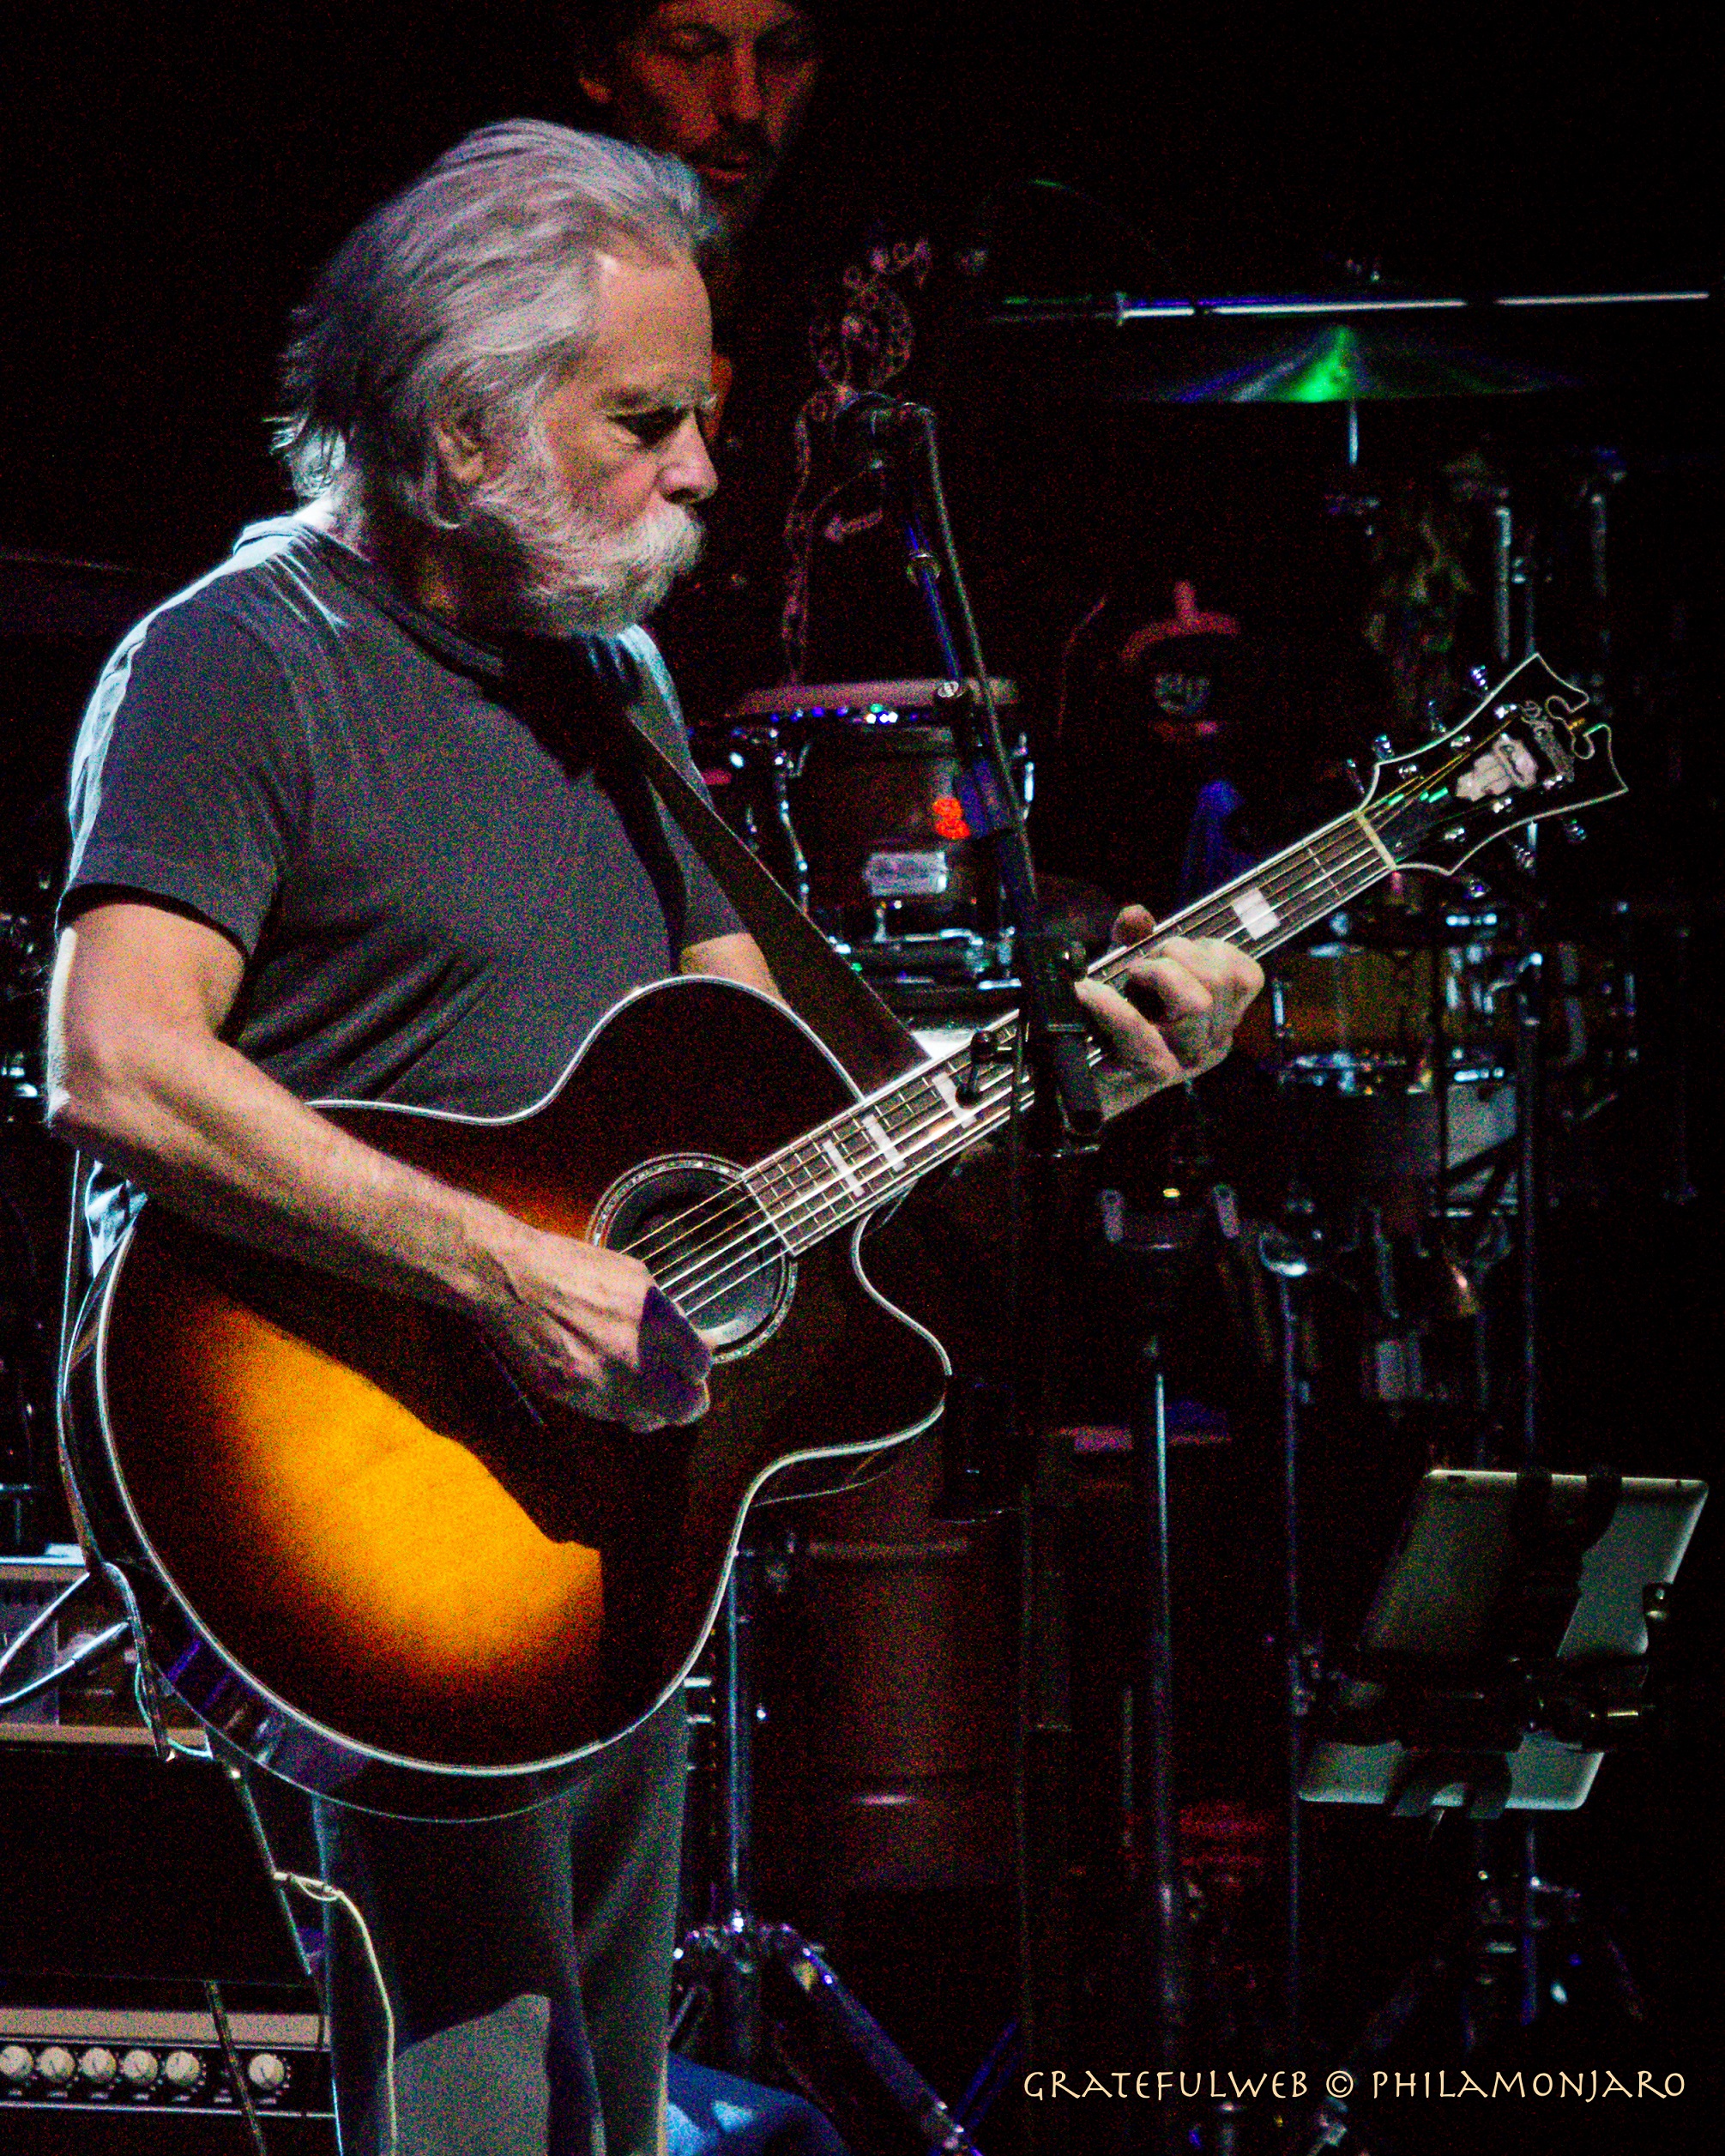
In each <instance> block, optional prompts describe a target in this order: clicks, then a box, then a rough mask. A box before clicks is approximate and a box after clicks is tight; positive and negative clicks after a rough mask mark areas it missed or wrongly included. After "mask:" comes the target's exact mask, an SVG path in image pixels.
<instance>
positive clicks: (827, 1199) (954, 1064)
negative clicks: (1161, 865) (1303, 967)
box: [629, 819, 1382, 1315]
mask: <svg viewBox="0 0 1725 2156" xmlns="http://www.w3.org/2000/svg"><path fill="white" fill-rule="evenodd" d="M1350 820H1351V819H1350ZM1341 829H1342V819H1337V824H1335V825H1331V826H1329V827H1327V828H1326V830H1324V831H1323V832H1319V833H1317V834H1314V838H1313V841H1310V842H1301V843H1300V845H1298V846H1296V847H1294V848H1293V849H1289V854H1288V857H1287V859H1286V861H1285V863H1282V862H1277V861H1270V862H1265V863H1262V864H1260V865H1259V867H1260V871H1261V872H1262V873H1261V874H1260V878H1259V897H1260V901H1261V903H1270V901H1269V899H1268V898H1267V897H1266V894H1265V893H1264V891H1263V888H1262V886H1263V885H1265V884H1269V885H1271V886H1272V888H1273V889H1274V891H1275V895H1276V897H1281V898H1282V900H1283V903H1284V904H1285V903H1287V900H1288V896H1289V891H1290V890H1291V888H1292V885H1293V884H1298V883H1302V882H1303V883H1305V884H1306V885H1311V886H1313V887H1314V888H1315V887H1316V885H1318V883H1319V882H1322V883H1323V884H1326V885H1329V887H1330V896H1331V897H1332V899H1333V900H1334V901H1335V902H1336V903H1342V902H1343V901H1344V899H1345V897H1348V896H1351V895H1353V894H1351V893H1344V892H1343V891H1342V887H1341V885H1340V884H1338V882H1337V880H1336V878H1337V876H1338V874H1339V875H1340V876H1341V877H1342V878H1343V879H1348V878H1350V877H1351V875H1352V874H1353V873H1354V871H1356V870H1357V868H1358V867H1360V864H1361V863H1362V862H1365V861H1370V862H1371V863H1372V868H1373V876H1372V879H1371V880H1374V881H1375V880H1376V877H1377V874H1378V873H1380V871H1381V868H1382V856H1381V855H1380V854H1379V853H1378V849H1377V848H1376V847H1374V846H1372V844H1371V843H1370V842H1369V841H1364V842H1362V841H1361V840H1360V837H1359V836H1358V835H1357V834H1356V835H1355V836H1354V839H1353V841H1352V842H1351V843H1350V847H1349V850H1348V854H1347V855H1345V856H1342V855H1338V856H1336V858H1335V860H1334V861H1333V865H1332V866H1330V867H1326V866H1325V865H1324V862H1323V861H1322V858H1321V856H1320V855H1319V853H1318V844H1317V842H1318V841H1321V840H1323V839H1324V838H1326V837H1332V836H1337V835H1339V832H1340V830H1341ZM1301 854H1305V855H1307V856H1308V858H1309V860H1310V861H1312V862H1313V863H1315V864H1316V866H1317V867H1318V876H1316V877H1313V876H1312V874H1311V873H1310V870H1309V869H1308V868H1306V867H1305V866H1304V865H1303V864H1302V863H1301V862H1300V860H1299V858H1298V857H1299V855H1301ZM1290 879H1291V881H1290ZM1242 880H1243V879H1242ZM1284 886H1288V888H1284ZM1356 888H1357V887H1356ZM1223 895H1224V894H1214V895H1213V900H1212V901H1211V902H1201V903H1200V904H1199V905H1198V906H1197V908H1194V909H1190V910H1189V913H1188V915H1187V917H1186V918H1185V919H1184V920H1183V919H1180V918H1179V917H1178V916H1177V917H1176V921H1175V922H1174V923H1173V924H1169V923H1164V924H1163V925H1162V927H1161V928H1160V930H1159V931H1158V932H1157V934H1156V935H1155V937H1153V938H1149V939H1145V941H1146V942H1147V943H1148V942H1155V941H1161V940H1165V939H1167V935H1168V934H1169V933H1170V932H1171V928H1172V929H1173V932H1175V933H1178V932H1179V930H1180V929H1184V928H1188V927H1190V928H1191V930H1192V931H1194V932H1195V933H1203V932H1204V928H1205V927H1206V925H1207V924H1206V923H1205V922H1204V921H1203V915H1205V914H1207V913H1216V912H1219V911H1220V909H1219V908H1218V907H1217V906H1216V905H1215V903H1214V899H1215V898H1216V897H1221V896H1223ZM1271 910H1275V909H1274V906H1273V904H1271ZM1228 911H1229V912H1232V911H1233V909H1232V908H1231V907H1230V908H1229V909H1228ZM1222 925H1225V924H1222ZM1233 933H1234V934H1235V935H1236V936H1239V935H1240V934H1241V933H1250V932H1249V931H1247V930H1246V929H1245V922H1244V921H1239V920H1236V921H1235V923H1234V926H1233ZM1143 947H1144V946H1143V945H1133V946H1129V947H1128V948H1127V949H1126V950H1125V951H1122V952H1120V953H1118V954H1113V955H1112V956H1111V957H1109V958H1107V959H1105V960H1104V961H1103V962H1102V963H1101V964H1100V965H1099V966H1098V967H1097V969H1096V975H1095V977H1099V978H1104V979H1106V978H1107V976H1108V975H1110V974H1111V973H1116V974H1117V973H1118V972H1119V970H1120V969H1122V968H1123V967H1124V966H1125V964H1128V963H1130V962H1131V958H1132V957H1135V956H1136V955H1137V951H1139V950H1141V949H1143ZM967 1054H968V1052H967V1051H964V1050H960V1051H958V1052H957V1053H956V1054H955V1055H954V1056H952V1057H950V1058H948V1059H944V1060H943V1061H941V1062H938V1063H935V1064H933V1065H931V1066H929V1067H928V1069H927V1070H926V1071H925V1072H919V1073H915V1074H914V1075H913V1077H912V1078H910V1079H908V1081H907V1084H906V1090H907V1092H909V1093H920V1094H921V1095H922V1096H924V1104H923V1106H921V1107H920V1108H908V1112H907V1113H905V1114H901V1116H900V1118H899V1121H898V1126H897V1127H896V1128H895V1129H893V1130H892V1131H891V1132H890V1139H891V1142H892V1144H893V1146H894V1150H895V1151H896V1152H897V1153H898V1154H899V1155H900V1157H901V1159H902V1161H903V1163H904V1167H903V1169H897V1168H895V1167H893V1166H892V1165H891V1164H890V1163H887V1162H886V1161H884V1159H883V1158H882V1157H881V1155H880V1153H879V1150H878V1148H877V1147H876V1146H875V1144H874V1143H873V1141H872V1139H871V1138H868V1136H867V1134H866V1132H864V1133H863V1139H864V1144H865V1145H866V1157H864V1158H862V1159H859V1158H858V1157H856V1156H855V1155H854V1154H853V1153H851V1152H850V1151H849V1150H848V1149H847V1147H846V1146H845V1145H844V1144H843V1142H842V1141H843V1139H844V1138H845V1137H846V1136H847V1135H850V1134H852V1133H853V1132H855V1130H856V1127H857V1126H856V1123H855V1120H854V1112H851V1113H850V1114H847V1115H846V1116H845V1117H843V1118H841V1119H836V1120H835V1122H834V1123H833V1124H832V1125H829V1126H828V1128H827V1130H826V1131H823V1132H814V1133H811V1134H809V1135H808V1136H806V1137H805V1138H803V1139H801V1140H799V1141H798V1142H797V1144H794V1145H793V1146H792V1147H789V1148H787V1149H785V1150H784V1151H783V1152H782V1153H781V1154H780V1155H775V1156H770V1157H769V1158H768V1159H767V1160H766V1161H763V1162H762V1163H757V1166H756V1167H755V1168H754V1169H751V1170H750V1171H749V1173H748V1176H747V1179H746V1181H745V1184H744V1185H742V1186H740V1187H739V1186H738V1185H729V1186H727V1188H726V1191H725V1192H724V1193H722V1194H719V1193H715V1194H714V1195H713V1196H709V1199H705V1200H703V1201H702V1203H701V1204H700V1205H697V1206H694V1207H691V1208H689V1209H687V1211H685V1213H683V1214H679V1215H677V1216H675V1217H673V1219H672V1220H671V1221H669V1222H666V1223H658V1224H657V1226H656V1228H655V1230H654V1233H653V1234H651V1235H649V1236H647V1237H643V1238H641V1239H639V1241H637V1242H636V1243H635V1244H631V1245H630V1246H629V1247H630V1251H631V1253H633V1254H636V1255H638V1256H642V1257H643V1259H648V1258H650V1259H658V1261H659V1262H658V1264H656V1265H654V1271H655V1276H656V1277H658V1278H659V1284H660V1287H661V1288H662V1289H664V1291H665V1292H666V1294H667V1295H671V1297H672V1299H673V1301H677V1300H679V1295H680V1293H681V1292H682V1291H684V1290H685V1289H686V1288H687V1287H688V1286H689V1285H691V1284H695V1283H697V1281H698V1284H699V1285H700V1286H701V1287H702V1288H703V1289H705V1290H706V1293H705V1294H704V1295H703V1298H702V1300H701V1301H699V1302H697V1303H696V1304H694V1305H693V1306H692V1308H693V1309H694V1310H695V1311H702V1310H705V1309H706V1308H708V1307H709V1306H710V1305H711V1303H712V1302H713V1301H715V1299H716V1298H717V1297H719V1296H722V1295H725V1294H728V1293H731V1292H733V1291H734V1290H735V1289H737V1288H738V1287H739V1286H741V1285H742V1284H743V1282H744V1281H745V1280H746V1279H747V1278H749V1277H752V1276H753V1274H754V1273H756V1272H758V1271H762V1270H766V1269H769V1268H770V1267H771V1266H772V1265H776V1264H779V1263H781V1262H782V1259H783V1257H784V1256H785V1255H788V1254H794V1248H795V1242H794V1238H795V1237H796V1236H798V1235H801V1234H803V1233H805V1232H806V1230H807V1229H810V1228H811V1227H812V1226H814V1225H815V1224H816V1222H817V1217H818V1216H820V1215H823V1214H824V1215H827V1216H829V1220H828V1221H827V1222H826V1223H823V1225H824V1226H825V1227H830V1226H831V1225H832V1224H833V1223H835V1222H837V1221H840V1220H842V1218H843V1217H845V1216H846V1214H847V1212H849V1211H852V1210H853V1208H854V1214H855V1215H860V1214H862V1213H865V1212H866V1211H871V1210H872V1209H873V1208H874V1207H875V1206H876V1205H880V1204H882V1203H884V1201H885V1199H887V1198H889V1197H890V1195H891V1194H892V1193H893V1192H894V1190H895V1189H896V1188H897V1187H900V1186H901V1184H902V1183H903V1182H905V1181H915V1180H920V1177H921V1176H922V1175H926V1174H927V1173H928V1172H929V1171H930V1169H932V1167H934V1166H937V1165H938V1164H939V1161H940V1158H941V1157H942V1155H943V1152H945V1153H950V1152H951V1151H953V1150H962V1149H963V1148H964V1147H965V1146H967V1145H968V1144H970V1143H971V1142H972V1141H973V1139H974V1137H975V1136H977V1135H980V1134H981V1133H980V1132H979V1131H978V1130H977V1128H976V1126H977V1124H978V1123H979V1122H980V1123H981V1124H982V1125H983V1127H984V1129H986V1128H992V1125H993V1120H994V1119H993V1118H992V1116H991V1115H990V1114H989V1113H988V1111H989V1109H990V1108H992V1106H993V1105H995V1102H994V1101H992V1100H991V1099H990V1098H989V1096H990V1095H991V1094H992V1095H993V1096H997V1098H998V1096H999V1095H1000V1094H1002V1093H1005V1094H1007V1095H1008V1096H1010V1080H1007V1081H1005V1082H1004V1083H997V1084H986V1083H985V1084H984V1085H983V1086H982V1087H980V1089H979V1099H978V1101H977V1102H976V1104H975V1110H974V1113H973V1114H972V1115H971V1116H970V1117H969V1118H968V1119H965V1120H962V1121H960V1120H959V1119H957V1118H956V1117H955V1116H954V1115H953V1113H952V1111H951V1109H950V1107H949V1106H948V1104H947V1103H946V1102H944V1100H942V1099H941V1098H940V1096H939V1093H938V1089H937V1088H936V1086H935V1085H934V1084H933V1083H932V1080H933V1079H934V1078H937V1077H941V1076H954V1075H956V1072H958V1070H959V1068H960V1067H961V1066H962V1065H963V1064H964V1062H965V1061H966V1060H967ZM1092 1060H1093V1061H1095V1060H1101V1052H1100V1051H1098V1052H1097V1053H1096V1054H1095V1055H1093V1059H1092ZM919 1081H920V1082H919ZM928 1096H932V1101H931V1100H930V1099H929V1098H928ZM874 1105H875V1111H876V1112H877V1113H878V1111H879V1110H880V1109H881V1108H884V1107H887V1106H888V1103H885V1102H876V1103H875V1104H874ZM889 1112H890V1111H889ZM913 1123H914V1125H915V1126H916V1127H915V1128H914V1130H911V1129H910V1128H909V1127H908V1126H909V1125H911V1124H913ZM846 1124H849V1125H850V1131H849V1132H847V1130H846V1128H845V1126H846ZM955 1124H956V1128H955V1127H954V1126H955ZM823 1138H824V1139H826V1140H827V1142H829V1143H831V1144H834V1145H835V1150H838V1151H839V1152H840V1153H841V1156H843V1157H844V1159H845V1165H846V1167H847V1169H849V1170H850V1171H851V1175H850V1179H849V1180H848V1181H847V1179H846V1177H845V1176H844V1175H835V1174H831V1173H823V1174H821V1175H817V1176H815V1177H813V1178H812V1179H811V1178H810V1177H809V1176H808V1174H807V1165H811V1157H823V1145H822V1143H821V1141H822V1140H823ZM931 1155H932V1157H931ZM799 1156H801V1158H799ZM906 1170H909V1171H911V1172H910V1173H909V1174H907V1173H906ZM872 1176H878V1177H879V1178H880V1181H879V1187H872V1183H871V1181H870V1178H871V1177H872ZM772 1180H779V1181H789V1182H790V1184H791V1186H792V1188H793V1190H795V1191H796V1192H797V1195H796V1196H795V1198H794V1199H793V1201H792V1202H791V1203H790V1204H788V1205H782V1204H781V1205H780V1206H779V1207H778V1208H776V1209H775V1212H773V1213H769V1211H768V1209H767V1206H766V1205H765V1204H764V1203H763V1200H762V1198H761V1197H760V1195H759V1194H758V1193H757V1192H756V1191H755V1190H753V1189H751V1188H750V1187H749V1186H750V1185H752V1184H756V1183H759V1182H762V1181H772ZM799 1183H800V1188H799V1187H798V1186H799ZM847 1201H849V1202H847ZM745 1221H746V1223H747V1227H746V1229H745V1231H744V1232H743V1233H741V1234H736V1233H732V1234H731V1235H730V1239H729V1241H715V1240H714V1239H713V1237H712V1236H711V1235H710V1234H709V1235H708V1239H707V1240H706V1241H704V1242H703V1241H698V1240H697V1241H691V1230H693V1229H697V1227H698V1229H700V1230H701V1231H702V1232H703V1233H705V1232H706V1231H709V1230H710V1229H722V1230H733V1229H736V1228H737V1226H738V1225H739V1223H743V1222H745ZM763 1229H764V1230H765V1232H766V1235H767V1237H769V1238H770V1239H771V1247H770V1251H769V1254H768V1255H767V1256H766V1257H765V1259H764V1261H763V1263H761V1264H755V1265H749V1266H748V1268H747V1270H746V1271H743V1272H740V1273H736V1274H735V1277H730V1278H726V1277H723V1276H722V1275H715V1274H713V1273H712V1270H711V1269H712V1267H713V1266H714V1265H715V1261H718V1260H721V1259H728V1260H730V1261H731V1263H732V1265H733V1268H734V1266H735V1265H737V1264H739V1263H743V1262H745V1260H747V1259H757V1258H758V1257H759V1256H760V1254H761V1253H762V1252H763V1249H764V1248H767V1247H768V1246H767V1245H766V1244H765V1243H764V1242H763ZM781 1246H782V1247H781ZM666 1258H674V1259H675V1260H676V1262H677V1266H678V1270H676V1271H663V1270H662V1267H663V1263H664V1259H666ZM703 1272H705V1273H708V1274H709V1276H710V1277H706V1278H702V1277H700V1276H701V1275H702V1274H703ZM688 1314H690V1312H689V1311H685V1315H688Z"/></svg>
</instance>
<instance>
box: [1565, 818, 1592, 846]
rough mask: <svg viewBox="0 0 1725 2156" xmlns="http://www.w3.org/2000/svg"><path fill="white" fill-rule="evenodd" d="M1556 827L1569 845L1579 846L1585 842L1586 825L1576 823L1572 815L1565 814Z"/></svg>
mask: <svg viewBox="0 0 1725 2156" xmlns="http://www.w3.org/2000/svg"><path fill="white" fill-rule="evenodd" d="M1558 829H1559V830H1560V831H1561V832H1562V833H1563V835H1564V836H1565V838H1566V839H1567V840H1568V842H1569V843H1570V844H1571V846H1580V845H1583V844H1584V843H1585V842H1586V839H1587V825H1586V824H1578V823H1577V821H1576V819H1575V818H1574V817H1573V816H1565V818H1564V819H1563V821H1562V822H1561V823H1560V824H1559V825H1558Z"/></svg>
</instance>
